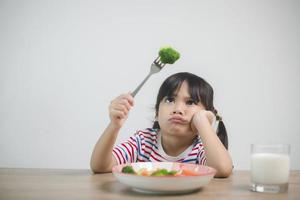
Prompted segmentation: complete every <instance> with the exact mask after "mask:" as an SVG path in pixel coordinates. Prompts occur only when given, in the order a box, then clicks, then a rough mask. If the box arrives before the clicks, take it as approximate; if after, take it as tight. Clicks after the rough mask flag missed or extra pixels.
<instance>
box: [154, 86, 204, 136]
mask: <svg viewBox="0 0 300 200" xmlns="http://www.w3.org/2000/svg"><path fill="white" fill-rule="evenodd" d="M188 87H189V86H188V83H187V82H186V81H184V82H183V83H182V85H181V87H180V88H179V90H178V91H177V92H176V93H175V94H173V96H169V97H164V98H163V99H162V101H161V102H160V104H159V110H158V115H157V120H158V123H159V126H160V129H161V131H162V132H163V133H164V134H170V135H177V136H192V137H194V136H195V133H193V131H192V129H191V121H192V118H193V116H194V114H195V113H196V112H198V111H200V110H203V109H205V108H204V106H203V105H202V104H201V103H200V102H199V103H197V102H195V100H193V99H191V96H190V94H189V90H188Z"/></svg>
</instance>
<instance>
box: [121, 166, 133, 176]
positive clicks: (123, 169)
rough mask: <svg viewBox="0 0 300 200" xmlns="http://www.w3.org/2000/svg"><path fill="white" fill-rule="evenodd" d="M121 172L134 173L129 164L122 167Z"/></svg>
mask: <svg viewBox="0 0 300 200" xmlns="http://www.w3.org/2000/svg"><path fill="white" fill-rule="evenodd" d="M122 172H123V173H126V174H135V171H134V170H133V168H132V167H131V166H125V167H123V168H122Z"/></svg>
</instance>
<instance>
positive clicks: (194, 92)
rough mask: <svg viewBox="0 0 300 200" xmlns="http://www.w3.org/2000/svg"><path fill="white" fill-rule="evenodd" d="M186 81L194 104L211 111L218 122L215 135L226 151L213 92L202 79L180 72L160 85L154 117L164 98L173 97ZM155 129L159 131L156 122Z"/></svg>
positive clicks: (226, 144)
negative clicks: (200, 104) (198, 103)
mask: <svg viewBox="0 0 300 200" xmlns="http://www.w3.org/2000/svg"><path fill="white" fill-rule="evenodd" d="M184 81H186V82H187V83H188V85H189V94H190V95H191V98H192V99H193V100H195V101H196V102H201V103H202V105H203V106H204V107H205V109H206V110H209V111H212V112H213V113H214V114H215V115H216V119H217V120H218V121H219V125H218V128H217V135H218V137H219V139H220V140H221V142H222V143H223V145H224V146H225V148H226V149H228V137H227V131H226V128H225V125H224V123H223V120H222V118H221V117H220V116H219V115H218V111H217V110H216V109H215V108H214V104H213V98H214V91H213V88H212V87H211V85H210V84H209V83H208V82H206V81H205V80H204V79H203V78H201V77H199V76H197V75H195V74H191V73H188V72H180V73H176V74H173V75H171V76H169V77H168V78H167V79H166V80H165V81H164V82H163V84H162V85H161V87H160V89H159V92H158V95H157V98H156V104H155V116H156V117H157V115H158V110H159V104H160V102H161V101H162V100H163V99H164V97H169V96H173V95H174V93H175V92H176V91H177V90H178V89H179V88H180V87H181V85H182V83H183V82H184ZM152 128H155V129H160V126H159V123H158V121H155V122H154V123H153V127H152Z"/></svg>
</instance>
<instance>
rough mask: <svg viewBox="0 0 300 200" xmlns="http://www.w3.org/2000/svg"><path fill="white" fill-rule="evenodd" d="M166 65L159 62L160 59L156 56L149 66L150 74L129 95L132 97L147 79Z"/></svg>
mask: <svg viewBox="0 0 300 200" xmlns="http://www.w3.org/2000/svg"><path fill="white" fill-rule="evenodd" d="M165 65H166V64H165V63H163V62H161V61H160V57H159V56H158V57H157V58H156V59H155V60H154V61H153V63H152V64H151V68H150V72H149V74H148V75H147V76H146V78H145V79H144V80H143V81H142V82H141V83H140V84H139V85H138V86H137V88H136V89H135V90H134V91H133V92H132V93H131V95H132V96H133V97H135V95H136V94H137V93H138V91H139V90H140V89H141V88H142V86H143V85H144V84H145V83H146V81H147V80H148V79H149V77H150V76H151V75H152V74H155V73H157V72H159V71H160V70H161V69H162V68H163V67H164V66H165Z"/></svg>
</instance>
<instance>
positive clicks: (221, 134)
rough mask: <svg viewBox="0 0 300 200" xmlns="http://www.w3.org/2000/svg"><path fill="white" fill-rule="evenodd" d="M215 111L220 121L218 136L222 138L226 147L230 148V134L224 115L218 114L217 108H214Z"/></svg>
mask: <svg viewBox="0 0 300 200" xmlns="http://www.w3.org/2000/svg"><path fill="white" fill-rule="evenodd" d="M213 112H214V113H215V115H216V120H217V121H218V122H219V124H218V128H217V136H218V137H219V139H220V140H221V142H222V144H223V145H224V147H225V148H226V149H228V136H227V131H226V128H225V125H224V122H223V120H222V117H221V116H220V115H219V114H218V111H217V110H216V109H214V110H213Z"/></svg>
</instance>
